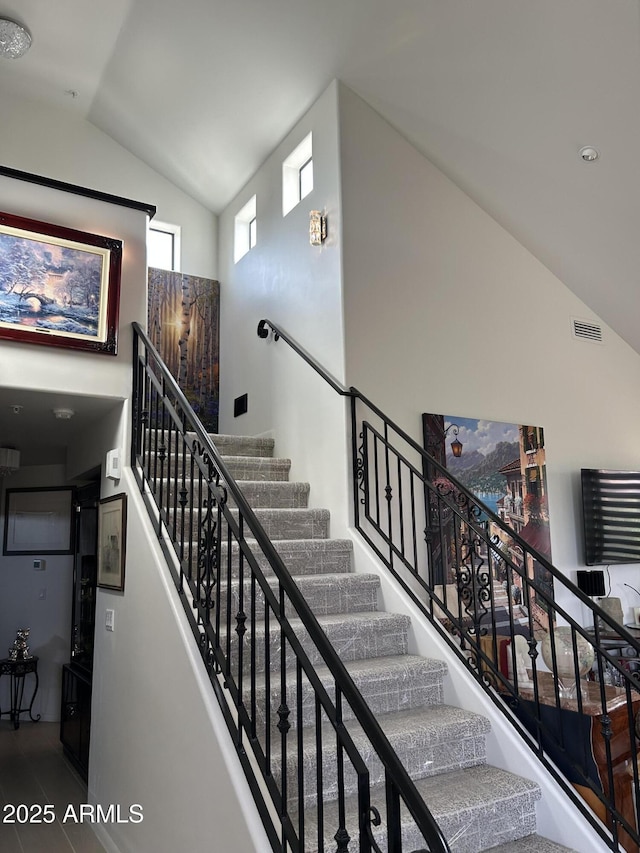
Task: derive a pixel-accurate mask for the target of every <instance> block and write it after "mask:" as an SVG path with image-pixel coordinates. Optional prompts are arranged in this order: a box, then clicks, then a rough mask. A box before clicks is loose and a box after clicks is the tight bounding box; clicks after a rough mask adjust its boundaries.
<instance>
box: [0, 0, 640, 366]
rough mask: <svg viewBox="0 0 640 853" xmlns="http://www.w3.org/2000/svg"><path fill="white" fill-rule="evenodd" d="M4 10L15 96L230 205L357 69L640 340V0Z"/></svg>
mask: <svg viewBox="0 0 640 853" xmlns="http://www.w3.org/2000/svg"><path fill="white" fill-rule="evenodd" d="M3 14H4V15H6V16H7V17H10V18H13V19H14V20H18V21H19V22H20V23H23V24H24V25H26V26H27V27H28V29H29V30H30V31H31V33H32V35H33V46H32V48H31V51H30V52H29V53H28V54H27V55H26V56H25V57H23V58H22V59H19V60H2V61H0V103H1V97H2V92H3V91H7V92H11V93H13V94H14V95H15V94H20V95H23V96H24V97H27V98H31V99H38V100H43V101H46V102H48V103H49V104H53V105H56V106H57V107H59V108H60V109H62V110H69V111H70V112H74V113H76V114H78V115H81V116H83V117H84V118H86V119H87V120H89V121H90V122H92V123H93V124H95V125H96V126H97V127H99V128H100V129H101V130H102V131H104V132H105V133H107V134H109V135H110V136H111V137H113V138H114V139H115V140H116V141H117V142H119V143H120V144H121V145H123V146H124V147H125V148H127V149H129V150H130V151H131V152H133V153H134V154H136V155H137V156H138V157H139V158H141V159H142V160H144V161H146V162H147V163H148V164H149V165H151V166H152V167H154V168H155V169H156V170H157V171H158V172H160V173H161V174H163V175H165V176H166V177H167V178H168V179H170V180H171V181H173V182H174V183H175V184H177V185H178V186H179V187H181V188H182V189H184V190H185V191H186V192H187V193H189V194H190V195H192V196H193V197H195V198H196V199H198V200H199V201H201V202H202V203H203V204H204V205H206V206H207V207H208V208H210V209H211V210H212V211H214V212H218V211H220V210H221V209H222V208H224V206H225V205H226V204H227V203H228V201H229V200H230V199H231V198H232V196H233V195H234V194H235V193H236V192H237V191H238V190H239V189H240V188H241V187H242V185H243V184H244V182H245V181H246V180H247V179H248V178H249V177H250V176H251V174H252V173H253V172H254V171H255V170H256V169H257V167H258V166H259V165H260V163H261V162H262V161H263V160H264V159H265V157H266V156H267V155H268V154H269V153H270V151H271V150H272V149H273V148H274V147H275V145H276V144H277V143H278V142H279V141H280V139H281V138H282V137H283V136H284V135H285V133H286V132H287V131H288V130H289V129H290V127H291V126H292V125H293V124H294V122H295V121H296V120H297V119H298V118H299V117H300V116H301V115H302V114H303V113H304V112H305V110H306V109H307V108H308V107H309V106H310V105H311V104H312V103H313V101H314V100H315V99H316V98H317V97H318V95H319V94H320V93H321V92H322V91H323V90H324V88H325V87H326V86H327V85H328V83H329V82H330V81H331V80H332V79H334V78H339V79H341V80H342V81H343V82H344V83H346V84H347V85H348V86H350V87H351V88H352V89H354V90H355V91H356V92H357V93H358V94H359V95H361V96H362V97H363V98H364V99H365V100H366V101H368V102H369V103H370V104H371V105H372V106H373V107H374V108H375V109H377V110H378V111H379V112H380V113H381V114H382V115H383V116H385V117H386V118H387V119H388V120H389V121H390V122H391V123H392V124H393V125H394V126H395V127H396V128H398V130H400V131H401V132H402V133H403V134H404V135H405V136H406V137H407V138H408V139H409V140H410V141H412V142H413V144H414V145H415V146H416V147H417V148H418V149H419V150H420V151H422V152H423V153H424V154H425V155H426V156H427V157H429V158H430V159H431V160H432V161H433V162H434V163H435V164H436V165H438V166H439V167H440V168H441V169H442V170H443V171H444V172H445V173H446V174H447V175H448V176H449V177H450V178H452V179H453V180H454V181H455V182H456V183H457V184H458V185H459V186H460V187H461V188H462V189H464V190H465V191H466V192H467V193H468V194H469V195H470V196H471V197H472V198H474V199H475V200H476V201H477V202H478V203H479V204H480V205H481V206H482V207H483V208H484V209H485V210H486V211H487V212H488V213H490V214H491V215H492V216H493V217H494V218H495V219H496V220H498V221H499V222H500V223H501V224H502V225H503V226H505V227H506V228H507V229H508V230H509V231H510V232H511V233H512V234H513V235H514V236H515V237H516V238H517V239H518V240H519V241H520V242H521V243H522V244H523V245H524V246H526V247H527V248H528V249H529V250H530V251H531V252H532V253H533V254H534V255H536V256H537V257H538V258H539V259H540V260H541V261H542V262H543V263H544V264H546V266H547V267H549V269H550V270H551V271H552V272H554V273H555V274H556V275H557V276H558V277H559V278H560V279H561V280H562V281H563V282H564V283H565V284H566V285H567V286H568V287H569V288H571V289H572V290H573V291H574V292H575V293H576V294H577V295H578V296H580V297H581V298H582V299H583V300H584V301H585V302H586V303H587V304H588V305H589V306H590V307H591V309H592V310H593V311H595V312H596V313H597V314H598V315H599V316H600V317H601V318H602V319H603V320H604V321H605V322H606V323H608V324H609V325H611V326H612V327H613V328H614V329H615V330H616V331H617V332H618V333H619V334H621V335H622V336H623V337H624V338H625V339H626V340H627V341H628V342H629V343H630V344H631V345H632V346H633V347H634V348H635V349H636V350H637V351H638V352H640V323H639V318H640V311H639V310H638V308H639V307H640V304H639V303H640V296H639V293H640V288H639V287H638V278H639V270H640V239H639V237H638V235H639V232H640V169H638V166H637V164H636V165H634V163H635V156H636V153H637V152H638V150H639V149H640V38H639V36H640V9H639V4H638V0H615V2H611V0H527V2H525V0H393V2H391V0H322V2H312V0H233V2H232V0H183V2H181V3H176V2H175V0H91V2H86V0H55V2H51V0H0V15H3ZM585 145H591V146H594V147H596V148H597V149H598V150H599V152H600V158H599V159H598V160H597V161H595V162H592V163H586V162H584V161H583V160H582V159H581V158H580V156H579V154H578V152H579V150H580V149H581V148H582V147H583V146H585ZM0 162H3V159H2V152H1V151H0ZM4 165H9V166H10V165H11V163H4ZM534 305H535V303H534ZM538 310H543V309H542V308H539V309H538Z"/></svg>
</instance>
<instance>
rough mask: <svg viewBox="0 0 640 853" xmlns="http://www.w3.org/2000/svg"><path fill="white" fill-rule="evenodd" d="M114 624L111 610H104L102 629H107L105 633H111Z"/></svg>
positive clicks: (113, 613) (113, 614) (113, 615)
mask: <svg viewBox="0 0 640 853" xmlns="http://www.w3.org/2000/svg"><path fill="white" fill-rule="evenodd" d="M114 622H115V612H114V611H113V610H105V613H104V627H105V628H106V629H107V631H113V626H114Z"/></svg>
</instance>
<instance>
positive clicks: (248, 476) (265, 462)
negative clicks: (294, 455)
mask: <svg viewBox="0 0 640 853" xmlns="http://www.w3.org/2000/svg"><path fill="white" fill-rule="evenodd" d="M222 461H223V462H224V464H225V465H226V467H227V469H228V471H229V473H230V474H231V476H232V477H234V478H235V479H236V480H238V481H239V482H240V481H244V480H271V481H279V482H283V481H286V480H288V479H289V471H290V470H291V460H290V459H281V458H279V457H269V456H223V457H222Z"/></svg>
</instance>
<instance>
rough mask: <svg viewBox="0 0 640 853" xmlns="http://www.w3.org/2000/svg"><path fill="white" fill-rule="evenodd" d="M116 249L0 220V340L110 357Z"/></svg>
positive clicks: (67, 232) (51, 228)
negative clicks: (18, 341)
mask: <svg viewBox="0 0 640 853" xmlns="http://www.w3.org/2000/svg"><path fill="white" fill-rule="evenodd" d="M120 257H121V243H120V241H117V240H111V239H108V238H104V237H100V236H98V235H94V234H84V233H83V232H79V231H75V230H71V229H66V228H62V227H59V226H55V225H49V224H46V223H40V222H35V221H33V220H27V219H23V218H21V217H13V216H10V215H9V214H0V337H4V338H12V339H14V340H20V341H23V342H29V343H45V344H50V345H54V346H64V347H73V348H79V349H89V350H92V351H96V352H110V353H112V354H115V349H116V332H117V311H118V299H119V278H120Z"/></svg>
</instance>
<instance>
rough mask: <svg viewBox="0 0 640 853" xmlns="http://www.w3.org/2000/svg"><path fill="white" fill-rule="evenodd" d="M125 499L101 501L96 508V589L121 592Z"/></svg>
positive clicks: (125, 531) (125, 497) (125, 523)
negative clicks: (97, 587)
mask: <svg viewBox="0 0 640 853" xmlns="http://www.w3.org/2000/svg"><path fill="white" fill-rule="evenodd" d="M126 545H127V496H126V494H124V492H123V493H122V494H119V495H113V496H112V497H109V498H102V500H101V501H100V504H99V507H98V581H97V583H98V586H99V587H102V588H103V589H115V590H119V591H120V592H124V567H125V558H126Z"/></svg>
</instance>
